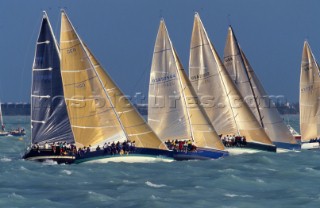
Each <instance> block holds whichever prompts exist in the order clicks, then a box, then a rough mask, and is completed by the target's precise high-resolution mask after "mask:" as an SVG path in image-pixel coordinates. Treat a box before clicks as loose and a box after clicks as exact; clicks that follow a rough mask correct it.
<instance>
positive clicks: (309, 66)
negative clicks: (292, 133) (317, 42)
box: [300, 41, 320, 142]
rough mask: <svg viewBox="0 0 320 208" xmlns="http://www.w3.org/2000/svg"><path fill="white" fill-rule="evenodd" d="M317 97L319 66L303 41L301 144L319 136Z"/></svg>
mask: <svg viewBox="0 0 320 208" xmlns="http://www.w3.org/2000/svg"><path fill="white" fill-rule="evenodd" d="M319 96H320V77H319V66H318V64H317V62H316V60H315V57H314V55H313V53H312V51H311V48H310V46H309V44H308V42H307V41H305V42H304V46H303V52H302V61H301V72H300V133H301V141H303V142H308V141H310V139H315V138H317V137H319V136H320V112H319Z"/></svg>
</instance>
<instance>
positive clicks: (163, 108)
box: [148, 20, 224, 150]
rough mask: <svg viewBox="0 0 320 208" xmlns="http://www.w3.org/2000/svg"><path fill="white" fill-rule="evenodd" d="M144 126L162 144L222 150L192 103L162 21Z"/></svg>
mask: <svg viewBox="0 0 320 208" xmlns="http://www.w3.org/2000/svg"><path fill="white" fill-rule="evenodd" d="M148 122H149V124H150V126H151V127H152V128H153V129H154V130H155V131H156V133H157V134H158V135H159V136H160V138H161V139H162V140H163V141H166V140H168V139H170V140H171V139H180V140H181V139H192V140H193V141H194V142H195V145H196V146H198V147H206V148H213V149H220V150H223V149H224V146H223V144H222V143H221V141H220V138H219V136H218V135H217V133H216V132H215V130H214V128H213V127H212V125H211V124H210V121H209V120H208V118H207V117H206V115H205V113H204V112H203V111H202V110H201V107H200V106H199V104H198V103H197V101H196V94H195V92H194V90H193V88H192V85H191V83H190V81H189V80H188V78H187V75H186V73H185V71H184V69H183V67H182V65H181V62H180V60H179V58H178V56H177V54H176V52H175V49H174V48H173V45H172V42H171V40H170V38H169V34H168V31H167V28H166V26H165V23H164V21H163V20H161V22H160V27H159V31H158V35H157V39H156V43H155V48H154V53H153V60H152V66H151V74H150V84H149V106H148Z"/></svg>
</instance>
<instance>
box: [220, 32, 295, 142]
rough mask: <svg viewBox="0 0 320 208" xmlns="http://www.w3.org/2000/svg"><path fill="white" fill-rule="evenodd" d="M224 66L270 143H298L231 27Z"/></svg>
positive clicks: (225, 50)
mask: <svg viewBox="0 0 320 208" xmlns="http://www.w3.org/2000/svg"><path fill="white" fill-rule="evenodd" d="M224 65H225V67H226V69H227V71H228V73H229V75H230V77H231V78H232V79H233V81H234V83H235V85H236V86H237V88H238V90H239V91H240V93H241V95H242V97H243V98H244V99H245V101H246V103H247V104H248V106H249V107H250V110H251V112H252V113H253V114H254V115H255V117H256V119H257V120H258V121H259V122H260V125H261V126H262V127H263V128H264V129H265V131H266V133H267V135H268V136H269V138H270V139H271V141H272V142H282V143H291V144H295V143H296V141H295V139H294V137H293V136H292V134H291V133H290V131H289V129H288V128H287V126H286V125H285V124H284V122H283V120H282V118H281V117H280V115H279V113H278V111H277V109H276V107H275V104H274V103H273V101H272V100H271V99H270V97H269V96H268V94H267V93H266V91H265V90H264V88H263V86H262V84H261V82H260V81H259V79H258V77H257V76H256V74H255V73H254V71H253V68H252V67H251V66H250V64H249V62H248V60H247V58H246V56H245V54H244V52H243V51H242V50H241V48H240V46H239V43H238V41H237V39H236V37H235V35H234V32H233V29H232V27H231V26H230V27H229V29H228V37H227V41H226V46H225V49H224Z"/></svg>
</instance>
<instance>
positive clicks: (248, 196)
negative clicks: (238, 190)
mask: <svg viewBox="0 0 320 208" xmlns="http://www.w3.org/2000/svg"><path fill="white" fill-rule="evenodd" d="M224 196H226V197H231V198H234V197H242V198H251V197H252V196H251V195H237V194H228V193H227V194H224Z"/></svg>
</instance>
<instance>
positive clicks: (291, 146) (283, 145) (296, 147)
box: [273, 142, 301, 150]
mask: <svg viewBox="0 0 320 208" xmlns="http://www.w3.org/2000/svg"><path fill="white" fill-rule="evenodd" d="M273 144H274V145H276V146H277V147H278V148H282V149H288V150H301V144H289V143H284V142H273Z"/></svg>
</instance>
